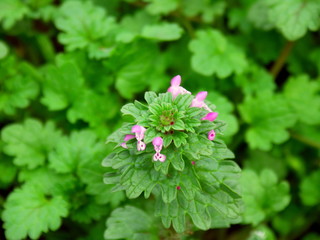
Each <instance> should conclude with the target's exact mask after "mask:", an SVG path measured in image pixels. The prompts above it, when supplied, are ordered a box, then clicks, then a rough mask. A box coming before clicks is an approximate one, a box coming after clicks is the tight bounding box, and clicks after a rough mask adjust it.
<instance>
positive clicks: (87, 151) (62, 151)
mask: <svg viewBox="0 0 320 240" xmlns="http://www.w3.org/2000/svg"><path fill="white" fill-rule="evenodd" d="M103 150H104V145H103V143H102V142H100V143H98V142H97V136H96V134H94V133H93V132H91V131H89V130H83V131H80V132H76V131H74V132H72V134H71V135H70V137H63V138H61V139H60V141H59V142H57V144H56V146H55V149H54V150H53V151H52V152H50V154H49V165H50V167H51V168H52V169H54V170H56V171H57V172H58V173H73V172H76V170H77V168H78V166H79V165H80V164H84V163H86V162H89V161H93V160H94V159H95V157H99V155H100V157H101V158H102V156H103V153H104V151H103Z"/></svg>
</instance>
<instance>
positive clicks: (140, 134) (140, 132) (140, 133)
mask: <svg viewBox="0 0 320 240" xmlns="http://www.w3.org/2000/svg"><path fill="white" fill-rule="evenodd" d="M145 131H146V129H145V128H144V127H142V126H139V125H134V126H133V127H132V129H131V132H133V133H135V137H136V139H137V140H138V142H137V150H138V151H143V150H145V149H146V144H145V143H144V142H143V141H142V140H143V138H144V133H145Z"/></svg>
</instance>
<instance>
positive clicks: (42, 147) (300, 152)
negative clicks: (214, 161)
mask: <svg viewBox="0 0 320 240" xmlns="http://www.w3.org/2000/svg"><path fill="white" fill-rule="evenodd" d="M319 29H320V2H319V1H318V0H281V1H279V0H240V1H236V0H230V1H223V0H197V1H196V0H108V1H105V0H83V1H82V0H81V1H79V0H0V131H1V140H0V215H1V220H0V226H2V228H1V229H0V239H8V240H19V239H48V240H56V239H57V240H58V239H59V240H62V239H78V240H86V239H88V240H89V239H90V240H102V239H128V240H129V239H130V240H131V239H136V240H143V239H146V240H149V239H151V240H153V239H190V240H191V239H193V240H194V239H214V240H216V239H217V240H222V239H230V240H232V239H249V240H273V239H288V240H293V239H303V240H313V239H320V232H319V229H320V222H319V216H320V208H319V206H320V187H319V186H320V169H319V166H320V133H319V132H320V64H319V63H320V35H319ZM178 74H179V75H181V76H182V84H183V86H184V87H185V88H186V89H188V90H189V91H191V92H193V93H197V92H198V91H208V93H209V94H208V100H210V101H211V102H212V103H214V104H215V105H216V109H215V111H217V112H218V113H219V117H218V120H223V121H225V122H226V123H227V127H226V130H225V132H224V136H222V138H223V140H224V141H225V142H226V143H227V144H228V146H229V148H230V149H231V150H232V151H233V152H234V153H235V156H236V162H237V164H238V165H239V166H240V167H241V169H242V176H241V179H240V180H239V182H238V184H240V186H241V188H242V191H241V192H242V199H243V203H244V206H243V211H242V214H241V219H239V221H238V222H240V223H238V224H237V225H230V222H228V221H227V220H226V219H223V217H222V216H220V215H219V214H218V213H217V212H214V211H211V212H210V213H209V214H211V216H215V217H211V218H212V221H214V222H212V227H217V226H219V228H218V229H217V228H214V229H210V230H208V231H203V230H200V229H199V228H198V227H197V226H194V225H193V224H192V223H191V222H188V221H187V222H186V226H187V229H186V230H185V231H184V232H183V233H176V232H175V231H174V230H173V229H172V228H169V229H166V228H164V226H163V225H162V223H161V219H160V218H159V217H155V215H154V208H155V206H156V204H157V203H156V202H155V200H154V199H152V197H151V198H149V199H148V200H146V199H144V198H143V197H142V196H140V197H139V198H137V199H134V200H129V199H127V198H126V197H125V194H124V192H123V191H120V192H113V191H112V187H113V186H111V185H106V184H104V183H103V175H104V173H106V172H107V173H108V172H109V171H110V169H109V168H105V167H102V165H101V162H102V160H103V158H104V157H105V156H106V155H108V154H109V153H111V151H112V146H110V145H108V144H105V139H106V137H107V136H109V135H110V134H111V133H112V132H114V131H115V130H117V129H118V128H119V126H121V125H122V123H123V118H122V116H121V112H120V109H121V106H122V105H124V104H125V103H129V102H133V101H134V99H137V100H141V101H144V100H143V96H144V92H145V91H149V90H151V91H155V92H165V91H166V90H167V88H168V87H169V83H170V79H171V78H172V77H173V76H175V75H178ZM128 111H129V110H128ZM125 118H126V117H125ZM199 151H200V150H199ZM194 154H195V156H196V155H197V153H196V152H195V153H194ZM179 164H180V163H178V162H177V163H176V165H175V167H176V168H178V169H180V168H182V166H180V165H179ZM202 164H203V167H204V166H205V167H206V168H208V169H210V166H206V163H205V162H203V163H202ZM183 167H184V166H183ZM200 172H201V171H200ZM201 174H204V175H208V176H209V175H210V172H207V171H203V173H201ZM189 178H190V176H189ZM168 184H170V183H168ZM173 194H174V193H173ZM159 214H160V215H161V214H163V213H159ZM166 214H169V215H168V219H169V218H174V217H175V215H174V214H175V213H174V207H172V212H171V211H169V212H168V213H166ZM170 214H171V215H170ZM166 216H167V215H166ZM195 216H198V219H197V222H201V223H203V224H204V225H205V224H207V223H206V221H205V218H206V216H205V214H202V215H201V214H200V215H199V212H198V213H195ZM199 225H201V224H200V223H199ZM209 227H210V226H209Z"/></svg>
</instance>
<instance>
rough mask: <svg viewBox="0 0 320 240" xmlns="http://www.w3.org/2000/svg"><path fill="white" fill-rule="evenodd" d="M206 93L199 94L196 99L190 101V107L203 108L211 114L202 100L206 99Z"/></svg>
mask: <svg viewBox="0 0 320 240" xmlns="http://www.w3.org/2000/svg"><path fill="white" fill-rule="evenodd" d="M207 95H208V92H205V91H204V92H199V93H198V94H197V95H196V97H195V98H194V99H193V100H192V103H191V105H190V107H198V108H204V109H206V110H207V111H209V112H212V111H211V109H210V108H209V107H208V106H207V104H205V102H204V100H205V99H206V97H207Z"/></svg>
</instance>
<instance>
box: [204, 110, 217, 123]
mask: <svg viewBox="0 0 320 240" xmlns="http://www.w3.org/2000/svg"><path fill="white" fill-rule="evenodd" d="M217 117H218V113H217V112H209V113H208V114H207V115H206V116H205V117H203V118H201V120H208V121H210V122H212V121H214V120H216V118H217Z"/></svg>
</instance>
